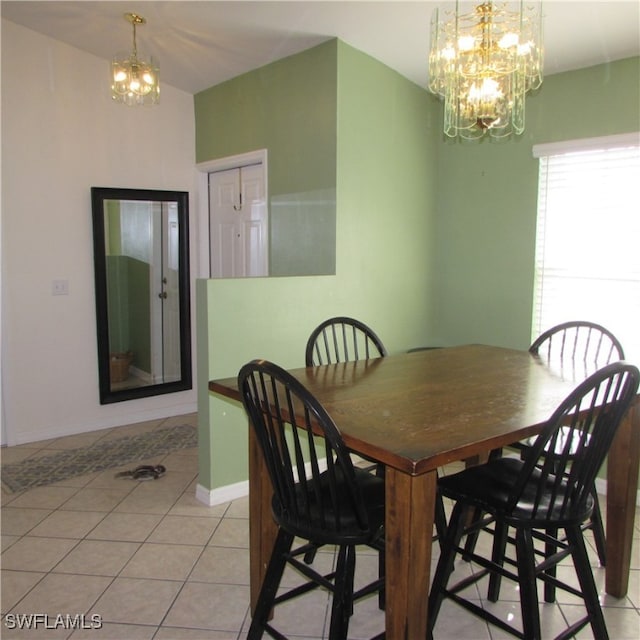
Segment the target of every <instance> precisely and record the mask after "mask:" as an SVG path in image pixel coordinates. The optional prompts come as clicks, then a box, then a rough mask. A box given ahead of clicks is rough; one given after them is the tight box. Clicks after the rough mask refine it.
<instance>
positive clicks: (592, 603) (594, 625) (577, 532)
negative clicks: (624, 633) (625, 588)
mask: <svg viewBox="0 0 640 640" xmlns="http://www.w3.org/2000/svg"><path fill="white" fill-rule="evenodd" d="M566 534H567V540H568V542H569V544H570V545H571V546H572V554H571V555H572V556H573V565H574V567H575V569H576V574H577V575H578V582H579V583H580V590H581V591H582V596H583V598H584V604H585V607H586V609H587V613H588V615H589V621H590V623H591V629H592V631H593V636H594V638H598V640H609V634H608V632H607V627H606V625H605V622H604V616H603V614H602V609H601V607H600V601H599V600H598V590H597V588H596V583H595V580H594V579H593V572H592V571H591V565H590V564H589V555H588V554H587V548H586V546H585V544H584V537H583V535H582V530H581V528H580V527H571V528H567V530H566Z"/></svg>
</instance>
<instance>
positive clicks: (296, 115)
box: [194, 40, 337, 276]
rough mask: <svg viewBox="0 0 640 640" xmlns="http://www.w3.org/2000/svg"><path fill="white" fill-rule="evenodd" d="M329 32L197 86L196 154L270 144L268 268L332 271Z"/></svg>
mask: <svg viewBox="0 0 640 640" xmlns="http://www.w3.org/2000/svg"><path fill="white" fill-rule="evenodd" d="M336 57H337V41H336V40H332V41H328V42H326V43H324V44H321V45H319V46H317V47H314V48H312V49H309V50H307V51H303V52H302V53H299V54H297V55H295V56H290V57H287V58H283V59H282V60H278V61H277V62H274V63H272V64H269V65H267V66H265V67H261V68H259V69H256V70H254V71H250V72H248V73H245V74H243V75H241V76H238V77H237V78H234V79H232V80H229V81H227V82H223V83H221V84H219V85H216V86H215V87H211V88H210V89H207V90H206V91H202V92H201V93H198V94H196V96H195V98H194V100H195V116H196V118H195V119H196V158H197V161H198V162H204V161H207V160H213V159H218V158H225V157H228V156H233V155H236V154H240V153H245V152H248V151H254V150H256V149H268V167H269V175H268V180H269V184H268V193H269V237H270V242H269V246H270V251H269V273H270V275H275V276H286V275H308V274H333V273H335V237H336V213H335V210H336V205H335V187H336V116H337V114H336V90H337V85H336V71H337V65H336Z"/></svg>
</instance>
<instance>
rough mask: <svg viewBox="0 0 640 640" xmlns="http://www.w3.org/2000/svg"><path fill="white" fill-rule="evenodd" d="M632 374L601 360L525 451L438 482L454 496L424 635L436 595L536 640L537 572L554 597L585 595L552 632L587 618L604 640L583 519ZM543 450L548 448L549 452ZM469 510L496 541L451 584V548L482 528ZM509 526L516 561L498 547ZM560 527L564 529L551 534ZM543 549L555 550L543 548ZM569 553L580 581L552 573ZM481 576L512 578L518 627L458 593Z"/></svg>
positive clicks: (633, 386)
mask: <svg viewBox="0 0 640 640" xmlns="http://www.w3.org/2000/svg"><path fill="white" fill-rule="evenodd" d="M639 378H640V372H639V371H638V369H637V368H636V367H634V366H632V365H629V364H626V363H623V362H616V363H613V364H610V365H606V366H605V367H603V368H602V369H600V370H599V371H597V372H596V373H594V374H593V375H592V376H590V377H589V378H588V379H587V380H585V381H584V382H582V383H581V384H580V385H578V386H577V387H576V389H575V390H574V391H573V392H572V393H571V394H570V395H569V396H568V397H567V398H566V400H565V401H564V402H562V403H561V404H560V406H559V407H558V408H557V409H556V411H555V412H554V413H553V415H552V416H551V418H550V419H549V420H548V422H547V423H546V425H545V427H544V429H543V431H542V433H541V434H540V435H539V436H538V437H537V438H536V440H535V442H534V443H533V444H532V446H531V447H530V448H529V449H528V450H527V451H526V452H525V454H524V458H517V457H501V458H495V459H492V460H490V461H489V462H487V463H486V464H482V465H478V466H477V467H470V468H468V469H465V470H464V471H461V472H459V473H456V474H453V475H450V476H445V477H444V478H441V479H440V480H439V481H438V487H439V491H440V492H441V494H442V495H444V496H447V497H449V498H451V499H452V500H453V501H454V503H455V504H454V508H453V512H452V515H451V518H450V521H449V525H448V527H447V532H446V535H445V536H444V539H443V540H441V542H440V547H441V555H440V559H439V562H438V565H437V568H436V571H435V574H434V578H433V584H432V588H431V594H430V596H429V635H430V637H431V636H432V633H433V628H434V625H435V624H436V621H437V617H438V612H439V611H440V607H441V605H442V602H443V600H444V599H445V598H449V599H451V600H453V601H454V602H456V603H457V604H459V605H461V606H462V607H464V608H465V609H466V610H468V611H470V612H471V613H473V614H474V615H476V616H478V617H480V618H482V619H484V620H486V621H487V622H489V623H491V624H493V625H496V626H497V627H499V628H500V629H502V630H503V631H506V632H507V633H510V634H512V635H515V636H516V637H519V638H526V639H528V640H529V639H531V640H536V639H540V638H541V632H540V613H539V609H538V591H537V587H536V583H537V580H536V579H540V580H542V581H543V582H544V583H545V585H546V584H550V585H551V586H552V590H550V592H549V593H550V594H552V595H553V596H555V589H556V588H561V589H564V590H566V591H568V592H569V593H571V594H573V595H575V596H579V597H581V598H582V599H583V600H584V603H585V607H586V615H585V616H584V617H582V618H581V619H580V620H578V621H576V622H574V623H573V624H572V625H571V626H570V627H569V628H568V629H567V631H566V632H565V633H562V634H561V635H560V636H558V638H569V637H573V636H574V635H575V634H577V633H578V631H579V630H580V629H582V628H583V627H585V626H586V625H587V624H590V625H591V628H592V632H593V635H594V637H596V638H598V640H606V639H607V638H608V634H607V629H606V626H605V622H604V618H603V615H602V610H601V608H600V604H599V601H598V592H597V589H596V586H595V583H594V579H593V574H592V571H591V567H590V564H589V558H588V556H587V550H586V546H585V541H584V537H583V531H582V524H583V523H584V522H586V521H588V519H589V518H590V517H591V513H592V511H593V508H594V504H595V499H594V497H593V482H594V479H595V477H596V474H597V472H598V470H599V468H600V466H601V465H602V462H603V460H604V458H605V456H606V455H607V452H608V450H609V447H610V445H611V442H612V440H613V438H614V436H615V434H616V431H617V428H618V426H619V424H620V422H621V420H622V418H623V416H624V414H625V412H626V411H627V409H628V407H629V405H630V404H631V402H632V400H633V399H634V396H635V394H636V392H637V390H638V380H639ZM548 451H554V452H555V454H554V455H553V456H549V455H548V454H547V453H548ZM476 509H479V510H480V511H482V512H483V513H487V514H489V517H491V518H493V519H494V520H495V524H496V527H495V530H494V535H496V536H501V537H502V538H503V539H501V540H499V541H498V542H497V544H496V543H495V541H494V544H493V547H492V553H491V558H486V557H482V556H480V555H479V554H478V553H477V552H476V551H475V550H474V551H473V552H472V553H471V560H472V561H473V562H475V563H477V564H478V565H479V566H480V567H481V568H482V570H479V571H477V572H474V573H473V574H472V575H471V576H470V577H468V578H466V579H464V580H462V581H460V582H458V583H457V584H455V585H452V586H450V585H449V580H450V578H451V574H452V572H453V568H454V561H455V558H456V555H457V554H462V555H464V554H465V553H468V551H467V550H466V549H464V548H462V547H461V540H462V538H463V537H464V536H465V535H468V534H469V533H471V532H472V531H474V530H475V529H477V528H478V527H481V526H483V523H481V522H478V521H474V520H471V522H472V524H471V525H470V527H466V526H465V525H466V523H468V522H469V521H470V520H469V515H470V512H472V511H474V510H476ZM509 528H512V529H514V530H515V539H509V542H514V543H515V559H514V558H511V557H507V555H506V554H505V551H506V548H507V547H506V545H507V538H506V536H507V531H508V530H509ZM560 530H562V531H564V536H566V537H563V538H560V537H558V535H557V532H558V531H560ZM536 540H541V541H542V542H543V543H544V546H545V549H544V551H541V550H539V549H536V547H535V546H534V542H535V541H536ZM550 549H553V550H554V553H553V554H549V550H550ZM568 556H571V558H572V560H573V564H574V567H575V571H576V573H577V577H578V583H579V588H575V587H573V586H571V585H569V584H567V583H564V582H561V581H560V580H559V579H558V578H557V577H556V575H555V571H554V569H555V565H556V564H557V563H558V562H559V561H561V560H562V559H564V558H566V557H568ZM540 557H541V561H540V562H538V559H540ZM514 568H515V570H514ZM487 574H489V575H490V576H491V577H494V576H497V577H498V579H500V578H502V577H506V578H509V579H511V580H515V581H516V582H517V583H518V585H519V588H520V607H521V612H522V623H523V625H522V626H523V628H522V630H520V629H519V628H516V627H515V626H514V625H512V624H508V623H507V622H506V621H504V620H502V619H500V618H498V617H497V616H495V615H493V614H492V613H491V612H490V611H488V610H487V609H484V608H482V607H481V606H479V605H478V603H477V602H473V601H471V600H469V599H467V598H465V597H464V595H463V593H462V592H463V590H464V589H465V588H466V587H468V586H470V585H472V584H473V583H475V582H477V581H478V580H480V579H481V578H483V577H485V576H486V575H487ZM474 595H475V594H474ZM545 595H546V594H545ZM489 599H491V598H489Z"/></svg>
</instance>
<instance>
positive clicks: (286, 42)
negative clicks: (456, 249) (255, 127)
mask: <svg viewBox="0 0 640 640" xmlns="http://www.w3.org/2000/svg"><path fill="white" fill-rule="evenodd" d="M479 1H480V0H478V2H479ZM438 4H443V3H438V2H434V1H429V2H417V1H413V2H402V1H400V0H398V1H394V0H387V1H380V0H379V1H374V2H367V1H346V2H345V1H330V0H325V1H321V2H317V1H313V0H308V1H306V0H289V1H285V2H269V1H259V2H252V1H248V0H247V1H245V0H235V1H231V2H229V1H226V2H225V1H206V0H201V1H196V2H191V1H176V0H174V1H173V2H153V1H142V2H140V1H133V0H132V1H130V2H119V1H110V2H100V1H97V2H93V1H79V2H65V1H57V0H50V1H47V2H32V1H30V0H29V1H15V0H9V1H6V0H5V1H3V2H2V17H3V18H6V19H8V20H11V21H13V22H16V23H18V24H21V25H23V26H25V27H28V28H30V29H33V30H34V31H38V32H40V33H43V34H45V35H47V36H50V37H52V38H56V39H58V40H61V41H63V42H66V43H68V44H70V45H72V46H74V47H77V48H78V49H81V50H83V51H86V52H88V53H92V54H94V55H96V56H99V57H101V58H104V59H105V60H109V59H110V58H112V57H113V55H114V54H115V53H116V52H117V51H121V50H125V51H126V50H130V49H131V39H132V34H131V26H130V24H129V23H128V22H125V20H124V18H123V14H124V13H126V12H135V13H139V14H140V15H142V16H144V17H145V18H146V19H147V24H146V25H144V26H142V27H139V28H138V50H139V52H144V51H147V52H149V53H150V54H151V55H153V56H154V57H157V59H158V60H159V62H160V78H161V81H163V82H165V83H167V84H169V85H171V86H174V87H176V88H178V89H182V90H183V91H186V92H188V93H197V92H199V91H202V90H203V89H207V88H208V87H211V86H214V85H216V84H218V83H220V82H223V81H224V80H228V79H229V78H233V77H235V76H237V75H240V74H241V73H244V72H246V71H250V70H251V69H256V68H258V67H261V66H263V65H265V64H268V63H269V62H273V61H274V60H278V59H280V58H284V57H286V56H288V55H291V54H294V53H298V52H300V51H303V50H304V49H308V48H310V47H313V46H315V45H317V44H319V43H321V42H324V41H325V40H328V39H330V38H334V37H337V38H340V39H341V40H343V41H344V42H346V43H347V44H349V45H351V46H353V47H355V48H356V49H359V50H360V51H363V52H365V53H367V54H369V55H371V56H372V57H373V58H376V59H377V60H379V61H381V62H383V63H384V64H386V65H387V66H389V67H391V68H392V69H395V70H396V71H398V72H399V73H400V74H402V75H403V76H405V77H406V78H408V79H409V80H411V81H412V82H415V83H416V84H418V85H420V86H423V87H425V86H426V84H427V80H428V71H427V55H428V49H429V24H430V19H431V13H432V10H433V8H434V7H435V6H437V5H438ZM448 4H449V5H450V6H451V3H448ZM465 4H470V3H465ZM543 9H544V14H545V22H544V30H545V49H546V57H545V74H546V75H549V74H552V73H558V72H560V71H568V70H570V69H577V68H582V67H588V66H592V65H594V64H599V63H602V62H608V61H612V60H618V59H621V58H627V57H630V56H637V55H640V1H639V0H625V1H622V2H605V1H604V0H603V1H600V2H578V1H575V0H574V1H559V0H547V1H546V2H544V3H543Z"/></svg>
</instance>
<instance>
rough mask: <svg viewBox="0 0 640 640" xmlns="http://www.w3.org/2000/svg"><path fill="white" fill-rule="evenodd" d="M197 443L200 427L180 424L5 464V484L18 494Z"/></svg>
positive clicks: (193, 445) (8, 488)
mask: <svg viewBox="0 0 640 640" xmlns="http://www.w3.org/2000/svg"><path fill="white" fill-rule="evenodd" d="M197 444H198V432H197V428H196V427H194V426H192V425H179V426H176V427H165V428H162V429H156V430H155V431H149V432H147V433H142V434H139V435H135V436H123V437H122V438H113V439H110V440H105V441H98V442H95V443H94V444H92V445H90V446H88V447H83V448H81V449H68V450H65V451H60V452H59V453H54V454H52V455H49V456H43V457H41V458H37V457H36V458H30V459H26V460H22V461H20V462H16V463H13V464H7V465H4V464H3V465H2V484H3V485H4V488H5V489H6V490H7V491H9V492H11V493H15V492H16V491H24V490H25V489H31V488H33V487H41V486H44V485H47V484H51V483H53V482H60V481H61V480H67V479H69V478H74V477H76V476H81V475H84V474H86V473H95V472H96V471H104V470H105V469H113V468H115V467H120V466H122V465H124V464H127V463H129V462H138V461H140V460H148V459H151V458H155V457H156V456H159V455H164V454H167V453H171V452H172V451H177V450H179V449H187V448H189V447H195V446H197Z"/></svg>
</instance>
